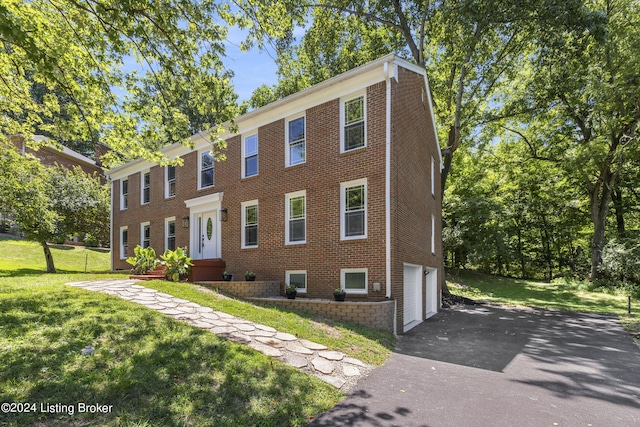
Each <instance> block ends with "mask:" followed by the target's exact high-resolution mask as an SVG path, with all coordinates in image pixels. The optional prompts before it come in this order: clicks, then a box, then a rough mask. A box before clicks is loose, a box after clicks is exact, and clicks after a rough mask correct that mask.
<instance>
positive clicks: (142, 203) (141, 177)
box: [140, 169, 151, 205]
mask: <svg viewBox="0 0 640 427" xmlns="http://www.w3.org/2000/svg"><path fill="white" fill-rule="evenodd" d="M147 174H148V175H149V200H148V201H146V202H145V201H144V190H145V186H144V176H145V175H147ZM149 203H151V171H150V170H149V169H147V170H144V171H142V172H140V204H141V205H148V204H149Z"/></svg>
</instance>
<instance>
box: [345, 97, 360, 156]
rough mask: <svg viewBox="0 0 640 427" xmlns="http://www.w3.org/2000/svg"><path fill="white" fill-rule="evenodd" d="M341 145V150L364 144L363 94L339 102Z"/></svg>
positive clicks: (349, 149) (353, 148)
mask: <svg viewBox="0 0 640 427" xmlns="http://www.w3.org/2000/svg"><path fill="white" fill-rule="evenodd" d="M341 106H342V110H341V112H340V113H341V114H340V118H341V121H342V135H341V137H342V138H341V139H342V147H341V151H342V152H345V151H351V150H355V149H357V148H362V147H364V146H365V145H366V124H365V115H366V111H365V102H364V95H361V96H358V97H357V98H352V99H349V100H346V101H342V102H341Z"/></svg>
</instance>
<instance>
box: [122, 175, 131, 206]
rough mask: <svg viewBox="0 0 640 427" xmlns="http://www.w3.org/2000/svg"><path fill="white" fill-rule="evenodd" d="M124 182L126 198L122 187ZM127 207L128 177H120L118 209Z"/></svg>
mask: <svg viewBox="0 0 640 427" xmlns="http://www.w3.org/2000/svg"><path fill="white" fill-rule="evenodd" d="M125 182H126V183H127V193H126V196H127V197H126V198H125V194H124V193H123V187H124V183H125ZM123 206H124V207H123ZM128 207H129V177H126V178H124V179H120V210H121V211H124V210H127V208H128Z"/></svg>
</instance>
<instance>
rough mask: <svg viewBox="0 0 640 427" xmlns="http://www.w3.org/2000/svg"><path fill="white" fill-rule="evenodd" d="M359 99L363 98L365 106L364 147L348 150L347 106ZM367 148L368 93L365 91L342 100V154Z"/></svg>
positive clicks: (363, 119)
mask: <svg viewBox="0 0 640 427" xmlns="http://www.w3.org/2000/svg"><path fill="white" fill-rule="evenodd" d="M358 98H362V104H363V108H362V110H363V115H364V116H363V117H362V121H363V123H364V145H363V146H362V147H356V148H351V149H349V150H347V149H346V147H345V143H346V140H345V135H344V130H345V127H346V121H347V117H346V114H345V106H346V104H347V103H348V102H350V101H353V100H355V99H358ZM366 147H367V94H366V91H364V90H363V91H360V92H357V93H354V94H351V95H350V96H348V97H344V98H341V99H340V153H349V152H351V151H356V150H360V149H362V148H366Z"/></svg>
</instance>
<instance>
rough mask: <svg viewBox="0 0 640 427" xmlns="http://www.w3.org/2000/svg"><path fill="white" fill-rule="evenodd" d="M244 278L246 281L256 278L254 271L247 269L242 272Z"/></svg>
mask: <svg viewBox="0 0 640 427" xmlns="http://www.w3.org/2000/svg"><path fill="white" fill-rule="evenodd" d="M244 279H245V280H246V281H247V282H253V281H254V280H256V273H254V272H253V271H251V270H247V271H245V272H244Z"/></svg>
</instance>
